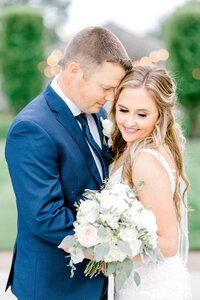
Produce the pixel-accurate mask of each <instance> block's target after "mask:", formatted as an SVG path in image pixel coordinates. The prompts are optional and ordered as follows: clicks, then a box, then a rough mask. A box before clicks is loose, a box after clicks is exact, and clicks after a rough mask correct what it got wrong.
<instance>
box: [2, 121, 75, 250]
mask: <svg viewBox="0 0 200 300" xmlns="http://www.w3.org/2000/svg"><path fill="white" fill-rule="evenodd" d="M6 160H7V163H8V168H9V172H10V176H11V180H12V184H13V188H14V191H15V194H16V199H17V207H18V213H19V214H20V216H21V217H22V218H23V220H24V222H25V223H26V225H27V227H28V228H29V230H30V231H31V232H32V233H33V234H35V235H36V236H38V237H40V238H41V239H44V240H46V241H48V242H50V243H52V244H55V245H58V244H59V243H60V242H61V240H62V239H63V238H64V237H65V236H66V235H70V234H73V233H74V232H73V222H74V216H73V214H72V212H71V211H70V209H68V208H67V207H66V206H65V205H64V197H63V193H62V188H61V183H60V180H59V170H58V152H57V148H56V146H55V144H54V143H53V141H52V139H51V137H50V136H49V135H48V134H47V133H46V131H44V130H43V129H42V128H41V127H40V126H39V125H37V124H35V123H34V122H32V121H21V122H19V123H18V124H16V125H15V126H14V127H13V128H12V129H11V130H10V133H9V135H8V138H7V143H6Z"/></svg>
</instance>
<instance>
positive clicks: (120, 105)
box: [118, 104, 128, 109]
mask: <svg viewBox="0 0 200 300" xmlns="http://www.w3.org/2000/svg"><path fill="white" fill-rule="evenodd" d="M118 106H119V107H122V108H126V109H128V108H127V107H126V106H124V105H122V104H118Z"/></svg>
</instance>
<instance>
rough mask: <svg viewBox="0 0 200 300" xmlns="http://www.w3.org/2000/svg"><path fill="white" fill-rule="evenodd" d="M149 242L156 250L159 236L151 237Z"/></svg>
mask: <svg viewBox="0 0 200 300" xmlns="http://www.w3.org/2000/svg"><path fill="white" fill-rule="evenodd" d="M148 241H149V243H150V244H151V246H152V248H153V249H155V248H156V247H157V246H158V236H157V234H153V235H151V236H150V238H149V240H148Z"/></svg>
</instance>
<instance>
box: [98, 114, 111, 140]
mask: <svg viewBox="0 0 200 300" xmlns="http://www.w3.org/2000/svg"><path fill="white" fill-rule="evenodd" d="M100 120H101V123H102V126H103V134H104V135H105V136H106V137H108V138H110V137H111V132H112V127H113V123H112V122H111V121H110V120H108V119H103V118H102V117H101V118H100Z"/></svg>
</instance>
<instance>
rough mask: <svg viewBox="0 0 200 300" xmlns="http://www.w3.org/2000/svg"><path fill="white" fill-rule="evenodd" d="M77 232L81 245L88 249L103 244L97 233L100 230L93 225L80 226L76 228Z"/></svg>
mask: <svg viewBox="0 0 200 300" xmlns="http://www.w3.org/2000/svg"><path fill="white" fill-rule="evenodd" d="M75 232H76V235H77V238H78V241H79V243H80V244H81V245H82V246H84V247H86V248H89V247H92V246H95V245H97V244H98V243H100V242H101V239H100V237H99V236H98V234H97V232H98V229H97V228H96V227H94V226H93V225H90V224H89V225H79V226H76V227H75Z"/></svg>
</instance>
